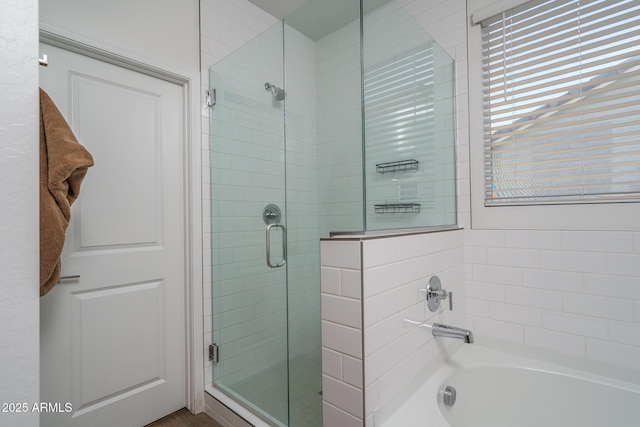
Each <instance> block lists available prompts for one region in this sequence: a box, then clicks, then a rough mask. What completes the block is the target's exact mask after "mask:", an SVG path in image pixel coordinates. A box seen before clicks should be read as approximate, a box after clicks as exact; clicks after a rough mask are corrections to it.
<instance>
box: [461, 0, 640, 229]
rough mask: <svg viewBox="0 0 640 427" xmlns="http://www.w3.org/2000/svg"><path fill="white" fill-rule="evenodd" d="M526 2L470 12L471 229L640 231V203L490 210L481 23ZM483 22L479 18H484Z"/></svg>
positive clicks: (480, 4)
mask: <svg viewBox="0 0 640 427" xmlns="http://www.w3.org/2000/svg"><path fill="white" fill-rule="evenodd" d="M522 3H524V2H523V1H522V0H511V1H504V0H500V1H497V2H496V1H491V0H475V1H474V5H475V6H476V8H475V9H474V10H470V9H468V11H467V12H468V13H469V19H468V20H467V22H468V26H469V27H468V30H467V43H468V48H467V50H468V79H469V81H468V84H469V143H470V147H469V151H470V153H469V154H470V172H471V180H470V181H471V182H470V186H471V224H472V228H477V229H532V230H535V229H539V230H594V229H597V230H640V203H639V202H614V203H580V202H577V203H571V204H569V203H565V204H541V205H517V206H513V205H505V206H485V200H484V164H483V156H484V139H483V132H484V129H483V102H482V89H483V88H482V35H481V27H480V24H475V23H474V22H479V20H481V19H482V17H488V16H491V15H489V14H490V13H492V14H496V13H500V12H501V11H502V10H507V9H509V8H511V7H514V6H516V5H518V4H522ZM479 17H480V18H479Z"/></svg>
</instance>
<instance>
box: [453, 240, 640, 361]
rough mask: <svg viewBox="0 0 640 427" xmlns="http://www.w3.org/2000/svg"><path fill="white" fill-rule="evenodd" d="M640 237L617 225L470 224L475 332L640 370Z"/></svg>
mask: <svg viewBox="0 0 640 427" xmlns="http://www.w3.org/2000/svg"><path fill="white" fill-rule="evenodd" d="M637 239H638V233H634V232H620V231H611V232H607V231H511V230H505V231H503V230H494V231H486V230H485V231H475V230H467V231H466V232H465V254H467V259H466V262H467V265H468V266H469V267H470V268H468V269H467V278H466V279H467V281H466V288H467V289H466V292H467V309H468V312H469V314H471V315H472V317H473V322H474V323H473V324H474V330H475V332H477V333H478V334H483V335H487V336H490V337H493V338H499V339H506V340H510V341H514V342H517V343H521V344H525V345H531V346H535V347H541V348H544V349H547V350H550V351H555V352H560V353H565V354H569V355H572V356H577V357H581V358H586V359H591V360H594V361H599V362H606V363H609V364H614V365H618V366H619V367H623V368H632V369H635V370H640V362H638V361H639V360H640V358H639V357H638V356H639V355H640V334H638V332H637V331H638V330H639V329H640V328H639V326H640V317H639V316H638V298H640V271H639V270H638V268H637V266H638V265H639V261H640V259H638V255H637V253H635V252H634V251H635V250H636V249H635V248H637V245H638V242H637ZM487 243H489V244H490V245H491V246H490V247H487ZM523 248H527V249H523ZM523 250H524V251H526V252H522V251H523ZM484 251H487V253H488V254H489V255H488V256H487V257H483V255H482V254H483V252H484ZM491 254H492V255H491Z"/></svg>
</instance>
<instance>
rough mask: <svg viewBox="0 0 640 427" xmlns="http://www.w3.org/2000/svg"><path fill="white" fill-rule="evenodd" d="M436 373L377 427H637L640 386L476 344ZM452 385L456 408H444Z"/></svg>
mask: <svg viewBox="0 0 640 427" xmlns="http://www.w3.org/2000/svg"><path fill="white" fill-rule="evenodd" d="M639 364H640V361H639ZM439 365H440V366H439V367H438V368H437V370H435V372H432V373H428V372H426V373H425V374H424V375H423V377H424V378H422V379H421V384H419V385H416V384H414V385H412V386H410V387H408V391H407V392H405V395H399V396H396V397H395V398H394V399H392V400H391V401H389V402H387V403H386V404H385V405H383V406H382V407H381V408H379V409H378V410H376V411H375V413H374V425H375V427H400V426H402V427H411V426H423V427H447V426H451V427H534V426H535V427H560V426H562V427H591V426H593V427H603V426H605V427H609V426H610V427H627V426H640V386H639V385H638V384H633V383H628V382H625V381H621V380H616V379H611V378H608V377H606V376H603V375H594V374H591V373H588V372H586V371H581V370H578V369H572V368H567V367H562V366H561V365H560V364H558V365H555V364H549V363H544V362H541V361H539V360H536V359H533V358H528V357H523V356H519V355H515V354H512V353H508V352H505V351H496V350H492V349H489V348H486V347H482V346H480V345H477V344H471V345H464V346H463V347H461V348H460V349H459V350H458V351H457V352H456V353H455V354H453V356H451V357H449V358H447V359H446V360H445V361H444V362H442V363H441V364H439ZM432 370H433V369H432ZM618 374H619V373H618ZM447 385H450V386H453V387H454V388H455V389H456V391H457V393H456V394H457V399H456V402H455V404H454V405H453V406H445V405H444V403H443V397H442V390H443V388H444V387H445V386H447Z"/></svg>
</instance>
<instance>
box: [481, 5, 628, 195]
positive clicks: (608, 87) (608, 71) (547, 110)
mask: <svg viewBox="0 0 640 427" xmlns="http://www.w3.org/2000/svg"><path fill="white" fill-rule="evenodd" d="M482 26H483V28H482V45H483V47H482V50H483V64H482V66H483V102H484V144H485V152H484V169H485V205H487V206H490V205H504V204H541V203H583V202H603V201H640V1H638V0H627V1H622V0H618V1H614V0H608V1H607V0H591V1H587V0H585V1H580V0H535V1H530V2H527V3H526V4H524V5H522V6H519V7H517V8H514V9H511V10H509V11H506V12H504V13H502V14H500V15H498V16H495V17H492V18H488V19H486V20H484V21H483V22H482Z"/></svg>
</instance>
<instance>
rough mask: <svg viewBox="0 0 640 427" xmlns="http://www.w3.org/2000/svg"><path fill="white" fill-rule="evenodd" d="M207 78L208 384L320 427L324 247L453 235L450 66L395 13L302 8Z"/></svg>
mask: <svg viewBox="0 0 640 427" xmlns="http://www.w3.org/2000/svg"><path fill="white" fill-rule="evenodd" d="M209 79H210V80H209V81H210V90H211V91H214V90H215V104H214V105H213V106H212V108H211V110H210V129H211V131H210V132H211V135H210V137H211V141H210V143H211V159H210V166H211V234H212V246H211V252H212V322H213V325H212V331H213V332H212V334H213V337H212V341H213V342H214V347H213V348H212V353H213V354H212V356H213V359H214V360H213V379H212V383H213V387H214V388H216V389H218V390H220V391H221V392H223V393H224V394H225V395H226V396H228V397H230V398H231V399H233V400H234V401H235V402H237V403H238V404H240V405H242V406H243V407H245V408H247V409H248V410H249V411H251V412H252V413H254V414H256V415H257V416H259V417H260V418H262V419H264V420H265V421H266V422H268V423H269V424H272V425H278V426H321V425H322V374H321V359H322V354H321V324H320V310H321V307H320V253H319V240H320V238H323V237H329V236H330V235H331V234H332V233H347V232H358V233H363V232H365V233H368V232H378V231H381V230H392V229H412V228H424V227H441V226H449V225H455V223H456V193H455V188H456V182H455V148H454V147H455V140H454V87H453V82H454V65H453V61H452V59H451V58H450V57H449V56H448V55H447V54H446V53H445V52H444V51H443V50H442V49H441V48H440V47H439V46H438V45H437V44H436V43H435V42H434V41H433V39H432V38H431V37H430V36H429V35H428V34H427V33H426V32H425V31H424V29H423V28H422V27H421V26H420V25H419V24H417V23H416V22H415V19H414V18H413V17H412V15H411V13H409V12H408V11H407V10H405V8H404V7H403V6H402V4H401V3H400V2H399V1H397V0H394V1H389V0H331V1H329V0H308V1H306V2H305V3H303V4H302V5H301V6H300V7H299V8H297V9H296V10H294V11H293V12H292V13H290V14H289V15H287V16H286V17H284V19H283V20H281V21H280V22H278V23H277V24H276V25H274V26H273V27H271V28H270V29H268V30H267V31H265V32H264V33H262V34H261V35H260V36H258V37H256V38H255V39H253V40H252V41H250V42H248V43H247V44H245V45H244V46H243V47H241V48H240V49H238V50H236V51H235V52H233V53H232V54H230V55H229V56H227V57H226V58H224V59H223V60H222V61H220V62H218V63H216V64H215V65H213V66H212V67H211V68H210V76H209ZM212 104H213V102H212Z"/></svg>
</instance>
